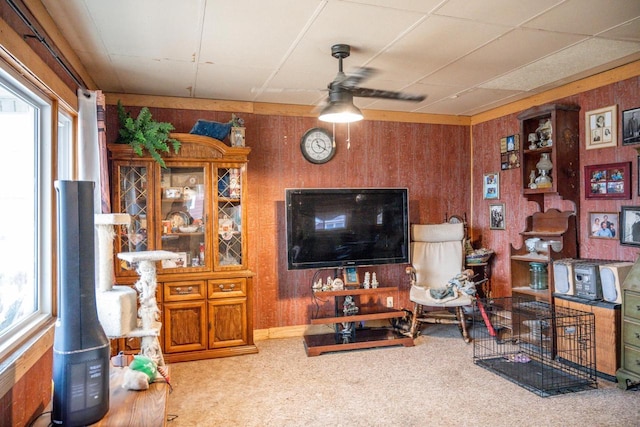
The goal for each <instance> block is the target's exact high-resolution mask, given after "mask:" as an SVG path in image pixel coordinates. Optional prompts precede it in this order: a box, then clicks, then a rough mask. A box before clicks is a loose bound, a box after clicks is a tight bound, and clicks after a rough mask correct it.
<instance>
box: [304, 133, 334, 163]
mask: <svg viewBox="0 0 640 427" xmlns="http://www.w3.org/2000/svg"><path fill="white" fill-rule="evenodd" d="M300 150H301V151H302V155H303V156H304V158H305V159H307V160H308V161H310V162H311V163H317V164H320V163H326V162H328V161H329V160H331V158H332V157H333V155H334V154H335V153H336V147H335V146H334V144H333V138H332V137H331V134H330V133H329V131H327V130H326V129H322V128H312V129H309V130H308V131H307V132H306V133H305V134H304V135H303V136H302V140H301V141H300Z"/></svg>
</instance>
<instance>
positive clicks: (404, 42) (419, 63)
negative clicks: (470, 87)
mask: <svg viewBox="0 0 640 427" xmlns="http://www.w3.org/2000/svg"><path fill="white" fill-rule="evenodd" d="M510 30H511V28H510V27H506V26H501V25H489V24H484V23H478V22H470V21H466V20H462V19H458V18H448V17H442V16H431V17H429V18H427V19H426V20H424V21H423V22H421V23H420V24H419V25H418V26H416V27H415V28H414V29H413V30H412V31H411V32H409V33H408V34H406V35H405V36H404V37H402V38H401V39H400V40H398V41H397V42H395V43H394V44H393V45H392V46H391V47H390V48H389V49H387V50H386V51H385V52H384V53H382V54H381V55H379V56H377V57H376V58H375V59H373V60H372V61H371V62H369V64H367V65H368V66H372V67H374V68H376V69H378V70H379V74H378V75H377V76H376V77H377V78H380V79H385V78H386V79H394V80H398V81H404V82H407V83H412V82H415V81H417V80H419V79H421V78H422V77H424V76H426V75H428V74H431V73H432V72H434V71H436V70H438V69H440V68H442V67H444V66H446V65H447V64H449V63H450V62H452V61H454V60H456V59H458V58H461V57H463V56H464V55H466V54H468V53H470V52H472V51H474V50H475V49H477V48H479V47H480V46H482V45H483V44H485V43H487V42H489V41H490V40H493V39H495V38H496V37H498V36H500V35H501V34H503V33H505V32H508V31H510ZM451 34H455V37H451Z"/></svg>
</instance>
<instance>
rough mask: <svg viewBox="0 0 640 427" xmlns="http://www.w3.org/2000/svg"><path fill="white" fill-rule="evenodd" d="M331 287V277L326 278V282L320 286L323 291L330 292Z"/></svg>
mask: <svg viewBox="0 0 640 427" xmlns="http://www.w3.org/2000/svg"><path fill="white" fill-rule="evenodd" d="M332 285H333V280H331V276H327V282H326V283H325V284H324V285H323V286H322V290H323V291H330V290H331V287H332Z"/></svg>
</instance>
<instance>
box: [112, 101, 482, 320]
mask: <svg viewBox="0 0 640 427" xmlns="http://www.w3.org/2000/svg"><path fill="white" fill-rule="evenodd" d="M125 108H126V109H127V111H131V112H132V114H134V115H137V113H138V111H139V107H127V106H125ZM150 110H151V113H152V114H153V117H154V118H155V119H156V120H159V121H166V122H170V123H172V124H173V125H174V127H175V128H176V132H189V130H190V129H191V127H192V126H193V124H194V123H195V122H196V120H198V119H207V120H215V121H220V122H226V121H228V120H229V119H230V117H231V113H228V112H214V111H203V110H186V109H171V108H154V107H152V108H150ZM238 115H239V116H240V117H242V118H243V119H244V120H245V125H246V127H247V138H246V140H247V145H248V146H250V147H251V148H252V151H251V155H250V156H249V169H248V179H249V182H248V191H249V206H248V209H249V211H248V213H249V235H248V239H249V241H248V243H249V254H250V255H249V257H250V258H249V266H250V268H251V270H253V271H254V272H255V274H256V276H255V279H254V283H255V287H254V288H255V303H254V313H253V314H254V327H255V328H256V329H267V328H274V327H281V326H294V325H303V324H308V323H309V322H308V320H309V315H310V313H311V310H313V303H312V298H311V295H312V293H311V280H312V276H313V274H314V272H315V270H305V271H287V268H286V247H285V219H284V192H285V189H286V188H298V187H305V188H311V187H407V188H408V189H409V196H410V202H409V203H410V221H411V222H412V223H420V222H440V221H442V220H443V218H444V217H445V214H449V215H452V214H463V213H467V215H470V200H471V188H470V187H469V185H468V184H467V183H469V182H470V179H471V176H470V169H469V166H468V165H469V164H470V149H469V148H470V134H469V127H468V126H460V125H447V124H416V123H400V122H386V121H369V120H364V121H361V122H358V123H355V124H352V125H351V126H350V137H351V138H350V139H351V144H350V148H347V145H348V144H347V141H346V140H347V135H348V133H347V126H346V125H336V129H335V135H336V142H337V144H338V149H337V153H336V155H335V157H334V158H333V159H332V160H331V161H330V162H329V163H327V164H324V165H314V164H311V163H309V162H307V161H306V160H304V158H303V157H302V154H301V153H300V138H301V136H302V135H303V134H304V132H305V131H306V130H307V129H309V128H311V127H316V126H321V127H326V128H328V129H330V130H332V127H331V125H328V124H326V123H322V122H319V121H318V120H317V119H315V118H309V117H295V116H294V117H292V116H278V115H262V114H251V113H238ZM117 129H118V122H117V113H116V108H115V106H113V105H109V106H107V140H108V141H109V142H114V141H115V140H116V139H117ZM404 268H405V266H404V265H396V266H384V267H376V268H367V269H365V270H367V271H372V272H373V271H375V272H377V276H378V280H379V281H380V282H381V283H382V284H383V285H384V284H386V285H399V286H400V287H401V289H403V291H401V292H400V296H399V298H400V299H399V301H398V305H399V306H400V307H409V306H410V305H409V301H408V292H406V290H408V280H407V278H406V277H405V273H404ZM327 274H328V273H327ZM327 274H324V273H323V274H322V276H326V275H327Z"/></svg>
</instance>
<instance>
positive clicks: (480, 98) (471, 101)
mask: <svg viewBox="0 0 640 427" xmlns="http://www.w3.org/2000/svg"><path fill="white" fill-rule="evenodd" d="M517 95H518V92H514V91H498V90H489V89H473V90H469V91H467V92H464V93H462V94H460V96H458V97H457V98H443V99H440V100H439V101H437V102H435V103H433V104H430V105H427V106H425V107H423V108H420V109H418V110H417V111H416V112H418V113H431V114H453V115H460V114H461V113H460V112H462V111H465V112H466V111H471V110H473V109H479V110H482V108H483V106H485V105H486V104H487V103H490V102H491V101H493V100H495V99H496V98H499V99H503V98H504V99H509V98H512V97H514V96H517Z"/></svg>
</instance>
